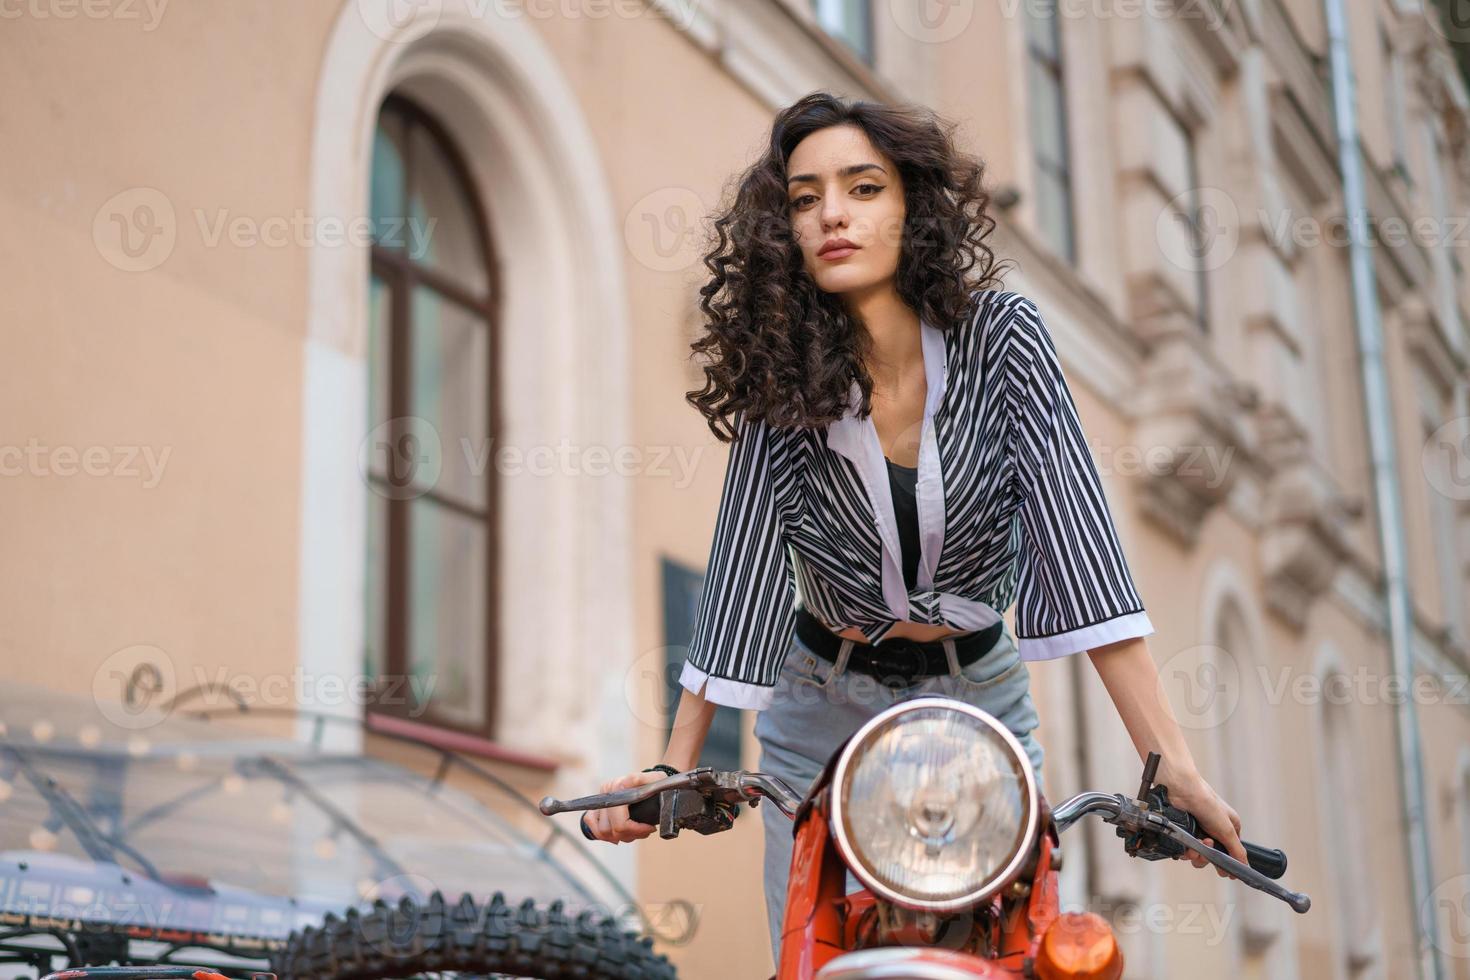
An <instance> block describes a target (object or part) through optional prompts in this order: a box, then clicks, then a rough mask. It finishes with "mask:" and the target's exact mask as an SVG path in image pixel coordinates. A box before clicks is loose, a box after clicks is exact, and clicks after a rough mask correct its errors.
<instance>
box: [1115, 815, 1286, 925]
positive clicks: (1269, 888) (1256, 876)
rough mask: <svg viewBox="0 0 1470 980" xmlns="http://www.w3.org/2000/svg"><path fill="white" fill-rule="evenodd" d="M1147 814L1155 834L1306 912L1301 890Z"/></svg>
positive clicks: (1176, 826) (1169, 822) (1177, 827)
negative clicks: (1155, 826)
mask: <svg viewBox="0 0 1470 980" xmlns="http://www.w3.org/2000/svg"><path fill="white" fill-rule="evenodd" d="M1130 802H1131V801H1130ZM1148 816H1149V818H1150V822H1153V821H1154V820H1157V821H1158V822H1159V824H1160V826H1159V827H1157V828H1155V832H1156V833H1160V834H1163V835H1164V836H1166V837H1169V838H1170V839H1172V840H1173V841H1174V842H1175V843H1178V844H1182V845H1183V846H1184V847H1186V848H1188V849H1189V850H1192V851H1194V852H1195V853H1197V854H1199V855H1200V856H1201V857H1203V858H1204V859H1205V860H1206V861H1208V862H1210V863H1211V864H1213V865H1215V867H1217V868H1223V869H1225V870H1226V871H1228V872H1230V873H1231V874H1233V875H1234V876H1235V877H1236V878H1238V879H1240V880H1241V881H1243V882H1245V883H1246V884H1247V885H1250V886H1251V887H1252V888H1255V889H1257V890H1258V891H1263V892H1265V893H1266V894H1267V895H1272V896H1275V897H1276V898H1279V899H1281V900H1282V901H1283V902H1285V903H1286V904H1287V905H1290V906H1291V907H1292V909H1293V911H1296V912H1306V911H1307V910H1308V909H1310V908H1311V907H1312V899H1311V898H1310V897H1309V896H1307V895H1305V894H1303V893H1302V892H1294V891H1292V890H1291V889H1289V888H1286V887H1284V886H1282V885H1280V884H1278V883H1276V882H1274V881H1272V880H1271V879H1270V878H1267V877H1266V876H1265V875H1263V874H1261V873H1260V872H1259V871H1257V870H1256V869H1255V868H1253V867H1251V866H1250V865H1248V864H1242V863H1241V862H1240V861H1238V860H1236V859H1235V858H1233V857H1231V856H1230V854H1229V853H1228V852H1226V851H1222V850H1220V849H1219V848H1215V847H1211V846H1210V845H1208V844H1206V843H1205V842H1204V841H1202V840H1199V839H1198V838H1196V837H1195V836H1194V835H1193V834H1191V833H1189V832H1188V831H1186V830H1185V829H1184V828H1182V827H1180V826H1179V825H1178V824H1175V823H1173V822H1171V821H1169V820H1166V819H1164V818H1163V817H1161V816H1160V815H1159V814H1156V813H1150V814H1149V815H1148ZM1104 819H1106V818H1104Z"/></svg>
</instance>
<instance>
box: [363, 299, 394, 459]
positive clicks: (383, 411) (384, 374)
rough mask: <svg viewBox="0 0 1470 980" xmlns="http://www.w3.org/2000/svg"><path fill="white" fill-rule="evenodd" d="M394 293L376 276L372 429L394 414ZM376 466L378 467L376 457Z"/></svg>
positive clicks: (371, 320) (371, 317) (371, 305)
mask: <svg viewBox="0 0 1470 980" xmlns="http://www.w3.org/2000/svg"><path fill="white" fill-rule="evenodd" d="M392 318H393V294H392V292H391V291H390V290H389V289H388V284H387V283H385V282H383V280H381V279H379V278H378V277H377V276H374V277H373V278H372V280H371V281H370V282H369V284H368V358H367V367H368V419H367V422H368V424H367V427H368V430H369V431H370V430H372V429H373V428H374V427H376V426H379V425H382V424H383V423H384V422H386V421H388V419H389V418H391V417H392V414H393V402H392V399H391V398H390V397H389V387H388V386H389V385H390V384H391V383H392V380H393V379H392V376H391V375H390V374H389V373H388V370H389V369H388V353H389V349H390V348H391V346H392V333H391V330H392ZM374 468H375V469H376V468H377V464H376V459H375V467H374Z"/></svg>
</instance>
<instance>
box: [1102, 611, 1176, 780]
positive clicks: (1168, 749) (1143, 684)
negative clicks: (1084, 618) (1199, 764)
mask: <svg viewBox="0 0 1470 980" xmlns="http://www.w3.org/2000/svg"><path fill="white" fill-rule="evenodd" d="M1088 655H1089V656H1090V657H1091V658H1092V663H1093V666H1094V667H1096V668H1097V673H1098V676H1099V677H1101V678H1102V682H1103V686H1104V687H1105V688H1107V691H1108V696H1109V697H1111V698H1112V699H1113V704H1114V705H1116V706H1117V709H1118V715H1119V717H1121V718H1122V719H1123V727H1125V728H1127V729H1128V735H1129V737H1130V738H1132V739H1133V747H1134V748H1135V749H1137V750H1138V757H1139V758H1140V759H1146V758H1148V754H1149V753H1150V752H1157V753H1158V754H1159V755H1160V756H1162V757H1163V758H1162V762H1161V763H1160V766H1159V775H1158V781H1159V782H1161V783H1164V784H1165V785H1173V784H1177V783H1180V782H1182V781H1184V780H1193V779H1195V778H1198V776H1199V770H1198V769H1197V768H1196V766H1195V763H1194V756H1193V755H1191V754H1190V751H1189V745H1188V744H1187V743H1186V742H1185V741H1184V732H1183V731H1182V730H1181V729H1180V727H1179V722H1178V721H1177V720H1176V719H1175V718H1174V713H1173V711H1172V710H1171V708H1170V707H1169V699H1168V698H1167V697H1165V696H1164V692H1163V690H1162V689H1161V688H1160V686H1159V672H1158V668H1157V667H1155V666H1154V660H1153V657H1152V656H1151V655H1150V654H1149V651H1148V645H1147V644H1146V643H1145V642H1144V640H1143V638H1142V637H1135V638H1133V639H1129V640H1120V641H1118V642H1117V643H1110V644H1108V645H1107V646H1101V647H1097V648H1096V649H1093V650H1090V651H1088Z"/></svg>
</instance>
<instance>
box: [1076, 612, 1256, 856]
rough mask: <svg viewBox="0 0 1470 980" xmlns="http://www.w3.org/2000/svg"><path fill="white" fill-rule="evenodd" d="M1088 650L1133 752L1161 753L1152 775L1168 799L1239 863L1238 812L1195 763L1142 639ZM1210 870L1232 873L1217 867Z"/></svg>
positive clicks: (1210, 841)
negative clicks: (1165, 791)
mask: <svg viewBox="0 0 1470 980" xmlns="http://www.w3.org/2000/svg"><path fill="white" fill-rule="evenodd" d="M1088 655H1089V656H1090V657H1091V658H1092V663H1093V666H1095V667H1096V668H1097V673H1098V676H1100V677H1101V678H1102V682H1103V686H1104V687H1106V688H1107V689H1108V695H1109V696H1110V697H1111V698H1112V699H1113V704H1114V705H1116V706H1117V708H1118V716H1119V717H1121V718H1122V719H1123V726H1124V727H1125V728H1127V729H1128V735H1129V736H1130V737H1131V738H1132V739H1133V747H1134V748H1136V749H1137V750H1138V757H1139V758H1140V759H1144V758H1147V757H1148V754H1149V753H1150V752H1157V753H1158V754H1159V755H1160V756H1162V759H1161V760H1160V762H1159V771H1158V773H1157V774H1156V775H1155V780H1156V781H1157V782H1158V783H1162V784H1163V785H1164V786H1167V787H1168V788H1169V802H1170V803H1172V804H1174V805H1175V806H1177V807H1179V808H1181V809H1183V810H1184V811H1186V812H1188V813H1192V814H1194V816H1195V818H1196V819H1197V820H1198V821H1199V823H1200V829H1201V830H1202V832H1203V835H1204V836H1203V840H1204V842H1205V843H1206V844H1217V845H1218V846H1220V847H1222V848H1223V849H1224V850H1226V851H1228V852H1229V853H1230V856H1231V857H1233V858H1235V859H1236V860H1237V861H1240V862H1242V863H1244V862H1245V860H1246V853H1245V847H1244V846H1243V845H1242V844H1241V842H1240V829H1241V823H1240V814H1238V813H1236V812H1235V810H1234V808H1232V807H1231V806H1230V804H1228V803H1226V802H1225V801H1224V800H1223V799H1221V798H1220V794H1219V793H1217V792H1215V790H1214V788H1213V787H1212V786H1210V784H1209V783H1208V782H1206V781H1205V778H1204V777H1203V776H1202V775H1200V771H1199V769H1198V767H1196V766H1195V764H1194V756H1193V755H1191V754H1190V751H1189V746H1188V745H1187V744H1185V741H1184V732H1183V730H1181V729H1180V727H1179V722H1178V721H1176V720H1175V718H1174V712H1173V710H1172V709H1171V708H1170V707H1169V698H1168V697H1167V696H1166V695H1165V694H1164V691H1163V688H1162V687H1161V686H1160V685H1159V671H1158V668H1157V667H1155V666H1154V658H1153V656H1152V655H1150V654H1149V652H1148V645H1147V644H1146V643H1145V642H1144V641H1143V638H1142V637H1135V638H1133V639H1131V640H1119V641H1118V642H1117V643H1109V644H1107V645H1106V646H1101V647H1098V648H1096V649H1094V650H1089V651H1088ZM1189 860H1190V862H1191V863H1192V864H1193V865H1194V866H1195V867H1197V868H1202V867H1204V866H1205V859H1204V858H1203V857H1201V856H1200V855H1198V854H1191V855H1189ZM1215 871H1216V872H1217V873H1218V874H1220V875H1222V876H1224V877H1231V876H1230V875H1228V874H1227V873H1226V872H1225V871H1224V870H1223V869H1221V868H1216V869H1215Z"/></svg>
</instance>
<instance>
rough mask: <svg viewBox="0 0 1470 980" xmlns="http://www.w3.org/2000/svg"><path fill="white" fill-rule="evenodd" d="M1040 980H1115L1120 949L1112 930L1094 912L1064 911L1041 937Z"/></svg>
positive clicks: (1119, 967)
mask: <svg viewBox="0 0 1470 980" xmlns="http://www.w3.org/2000/svg"><path fill="white" fill-rule="evenodd" d="M1036 975H1037V976H1038V977H1039V978H1040V980H1118V978H1119V977H1121V976H1122V975H1123V952H1122V950H1120V949H1118V940H1117V938H1116V937H1115V936H1114V935H1113V929H1112V927H1111V926H1109V925H1108V923H1107V921H1106V920H1105V919H1103V917H1102V916H1100V915H1098V914H1097V913H1095V912H1064V913H1062V914H1061V915H1059V916H1057V917H1056V919H1055V920H1053V921H1052V924H1051V928H1049V929H1047V930H1046V934H1045V935H1044V936H1042V937H1041V948H1040V950H1039V951H1038V953H1037V957H1036Z"/></svg>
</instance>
